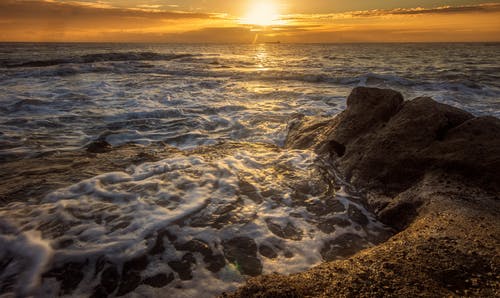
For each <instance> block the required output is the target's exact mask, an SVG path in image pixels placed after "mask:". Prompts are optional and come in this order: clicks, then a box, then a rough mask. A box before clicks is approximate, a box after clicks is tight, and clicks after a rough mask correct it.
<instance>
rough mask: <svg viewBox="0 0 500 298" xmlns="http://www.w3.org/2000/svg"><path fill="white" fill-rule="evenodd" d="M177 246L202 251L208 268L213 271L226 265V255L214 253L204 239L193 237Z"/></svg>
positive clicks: (176, 246) (176, 245)
mask: <svg viewBox="0 0 500 298" xmlns="http://www.w3.org/2000/svg"><path fill="white" fill-rule="evenodd" d="M175 248H176V249H177V250H184V251H190V252H198V253H200V254H201V255H202V256H203V262H205V264H206V268H207V269H208V270H210V271H212V272H217V271H219V270H220V269H222V268H223V267H224V266H225V265H226V261H225V259H224V257H223V256H222V255H220V254H214V253H213V252H212V249H211V248H210V246H209V245H208V244H207V243H205V242H204V241H202V240H198V239H193V240H190V241H188V242H186V243H183V244H175Z"/></svg>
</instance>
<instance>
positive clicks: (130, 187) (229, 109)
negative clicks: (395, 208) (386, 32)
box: [0, 43, 500, 297]
mask: <svg viewBox="0 0 500 298" xmlns="http://www.w3.org/2000/svg"><path fill="white" fill-rule="evenodd" d="M499 53H500V44H491V43H486V44H346V45H288V44H256V45H201V44H200V45H168V44H165V45H164V44H23V43H14V44H0V161H1V162H2V163H4V162H11V161H15V160H20V159H23V158H28V157H29V158H33V159H34V160H36V158H37V157H39V156H43V155H46V154H54V153H56V152H64V151H78V150H85V148H86V146H87V145H88V144H90V143H92V142H93V141H95V140H104V141H106V142H107V143H109V144H110V145H111V146H113V147H119V146H121V145H124V144H130V143H133V144H137V145H139V146H144V147H148V146H150V145H152V144H157V143H159V142H161V143H162V144H165V146H173V147H176V148H178V149H180V150H181V151H179V153H177V154H172V156H169V157H168V158H166V159H162V160H157V161H152V162H146V163H143V164H139V165H132V164H131V165H129V166H128V167H127V168H126V170H124V171H123V172H111V173H103V174H102V175H99V176H97V177H93V178H90V179H87V180H83V181H80V182H77V183H76V184H73V185H70V186H68V187H66V188H63V189H53V190H52V191H50V192H48V193H47V194H46V195H45V196H44V197H43V198H42V199H37V200H32V199H30V198H29V197H19V198H16V200H14V201H10V202H5V203H2V205H0V257H1V261H0V295H1V294H5V295H10V294H14V295H19V296H30V295H34V296H40V297H48V296H54V295H63V296H64V295H70V296H81V297H87V296H91V295H93V296H96V297H97V296H102V295H112V296H120V295H129V296H153V295H158V296H172V297H183V296H184V297H193V296H199V297H210V296H213V295H217V294H220V293H222V292H223V291H230V290H233V289H235V288H236V287H237V286H238V285H241V284H242V283H243V282H244V281H245V279H246V278H248V277H250V276H256V275H259V274H265V273H272V272H279V273H283V274H289V273H293V272H298V271H302V270H305V269H307V268H310V267H312V266H314V265H317V264H319V263H321V262H322V261H325V260H334V259H339V258H342V257H345V256H348V255H349V254H351V253H353V252H355V251H356V250H359V249H362V248H366V247H370V246H372V245H375V244H377V243H378V242H380V241H383V240H384V239H385V238H387V236H388V235H390V233H391V230H390V229H389V228H387V227H385V226H384V225H383V224H381V223H380V222H378V221H377V220H376V218H375V217H374V216H373V214H372V213H370V212H369V210H366V209H365V208H364V206H363V198H362V196H361V195H360V194H359V193H357V192H356V191H355V190H354V189H352V187H350V185H349V184H348V183H347V182H344V181H342V180H341V179H339V177H337V175H336V173H335V171H334V169H333V170H332V168H331V165H328V164H327V163H326V162H325V161H323V160H322V159H321V157H318V156H317V155H316V154H315V153H314V152H312V151H310V150H290V149H285V148H283V147H282V146H283V144H284V140H285V138H286V135H287V125H288V124H289V122H290V121H291V120H292V119H295V117H296V115H298V114H303V115H308V116H318V117H333V116H334V115H335V114H337V113H339V112H341V111H342V110H343V109H345V99H346V96H347V95H348V94H349V92H350V90H351V89H352V88H353V87H355V86H373V87H383V88H392V89H395V90H398V91H400V92H401V93H403V95H404V96H405V97H406V98H407V99H411V98H413V97H417V96H432V97H433V98H434V99H436V100H437V101H439V102H443V103H447V104H450V105H453V106H456V107H459V108H462V109H465V110H467V111H469V112H471V113H473V114H475V115H478V116H479V115H493V116H496V117H498V116H500V100H499V98H500V65H499V64H498V61H499V58H500V54H499ZM221 146H222V147H224V146H225V147H224V148H226V147H229V148H231V149H230V150H220V148H221ZM198 148H205V149H203V150H201V151H200V150H198V151H197V150H196V149H198ZM68 276H71V277H68Z"/></svg>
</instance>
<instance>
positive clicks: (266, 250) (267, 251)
mask: <svg viewBox="0 0 500 298" xmlns="http://www.w3.org/2000/svg"><path fill="white" fill-rule="evenodd" d="M259 253H260V254H261V255H263V256H264V257H266V258H269V259H276V258H277V257H278V254H277V253H276V252H275V251H274V249H272V248H271V247H270V246H268V245H265V244H261V245H260V246H259Z"/></svg>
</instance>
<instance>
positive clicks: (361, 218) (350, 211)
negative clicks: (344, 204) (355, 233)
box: [347, 204, 370, 226]
mask: <svg viewBox="0 0 500 298" xmlns="http://www.w3.org/2000/svg"><path fill="white" fill-rule="evenodd" d="M347 215H348V216H349V218H350V219H352V220H353V221H354V222H356V223H358V224H360V225H362V226H366V225H367V224H368V223H369V222H370V221H369V220H368V217H366V215H364V214H363V212H362V211H361V210H359V209H358V207H356V206H354V205H353V204H349V207H348V208H347Z"/></svg>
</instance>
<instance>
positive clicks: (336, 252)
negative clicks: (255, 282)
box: [320, 233, 369, 261]
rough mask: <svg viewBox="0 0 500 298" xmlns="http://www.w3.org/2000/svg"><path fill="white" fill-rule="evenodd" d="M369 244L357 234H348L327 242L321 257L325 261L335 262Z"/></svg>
mask: <svg viewBox="0 0 500 298" xmlns="http://www.w3.org/2000/svg"><path fill="white" fill-rule="evenodd" d="M368 246H369V243H368V242H367V241H366V240H365V239H363V238H362V237H360V236H359V235H357V234H351V233H346V234H342V235H340V236H338V237H337V238H335V239H333V240H330V241H327V242H326V243H325V244H324V245H323V247H322V248H321V251H320V253H321V256H322V257H323V259H324V260H325V261H333V260H337V259H343V258H345V257H348V256H351V255H353V254H355V253H357V252H358V251H360V250H361V249H363V248H365V247H368Z"/></svg>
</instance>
